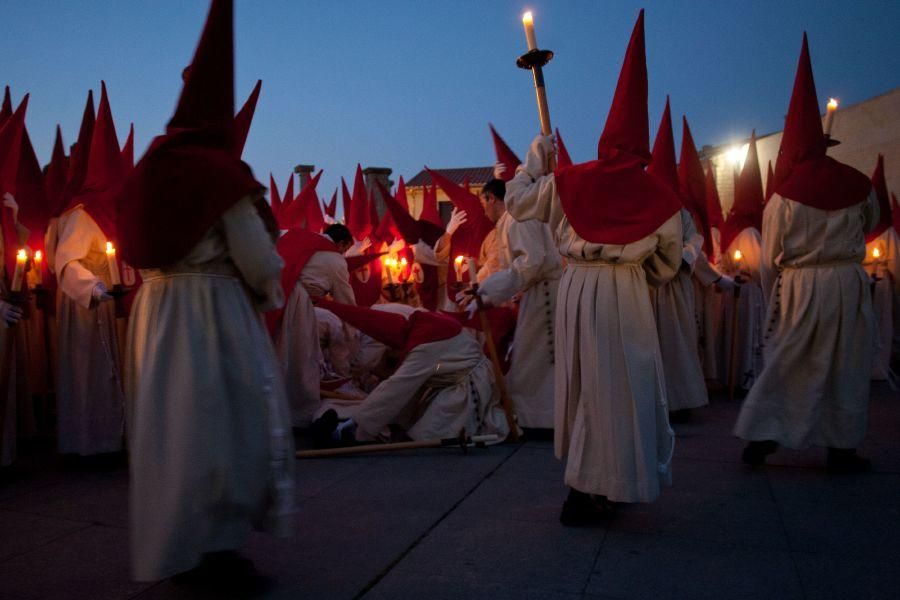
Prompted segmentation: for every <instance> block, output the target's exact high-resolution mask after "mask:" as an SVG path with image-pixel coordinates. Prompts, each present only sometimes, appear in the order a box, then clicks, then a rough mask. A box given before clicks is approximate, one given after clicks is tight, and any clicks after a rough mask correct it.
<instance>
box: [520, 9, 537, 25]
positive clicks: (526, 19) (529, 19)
mask: <svg viewBox="0 0 900 600" xmlns="http://www.w3.org/2000/svg"><path fill="white" fill-rule="evenodd" d="M522 23H524V24H526V25H531V24H532V23H534V15H532V14H531V11H530V10H529V11H528V12H526V13H525V14H524V15H522Z"/></svg>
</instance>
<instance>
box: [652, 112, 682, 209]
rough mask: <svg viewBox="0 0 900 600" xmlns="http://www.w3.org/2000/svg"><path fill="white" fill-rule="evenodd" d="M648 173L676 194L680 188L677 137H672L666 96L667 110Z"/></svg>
mask: <svg viewBox="0 0 900 600" xmlns="http://www.w3.org/2000/svg"><path fill="white" fill-rule="evenodd" d="M647 173H649V174H650V175H652V176H654V177H656V178H657V179H659V180H660V181H661V182H662V183H664V184H666V185H667V186H668V187H669V188H671V189H672V191H674V192H675V193H676V194H677V193H679V188H678V168H677V167H676V166H675V137H674V136H673V135H672V113H671V110H670V109H669V97H668V96H666V108H665V110H663V115H662V120H660V122H659V130H658V131H657V132H656V141H655V142H653V161H652V162H651V163H650V166H649V167H647Z"/></svg>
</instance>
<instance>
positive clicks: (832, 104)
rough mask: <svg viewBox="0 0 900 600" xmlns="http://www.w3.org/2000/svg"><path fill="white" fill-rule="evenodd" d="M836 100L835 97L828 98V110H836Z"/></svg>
mask: <svg viewBox="0 0 900 600" xmlns="http://www.w3.org/2000/svg"><path fill="white" fill-rule="evenodd" d="M837 107H838V101H837V100H836V99H835V98H829V99H828V110H837Z"/></svg>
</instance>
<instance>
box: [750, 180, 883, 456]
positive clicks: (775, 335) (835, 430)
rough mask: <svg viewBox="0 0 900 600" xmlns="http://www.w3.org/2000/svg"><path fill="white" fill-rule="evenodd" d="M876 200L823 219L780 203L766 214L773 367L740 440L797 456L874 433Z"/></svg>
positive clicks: (853, 443)
mask: <svg viewBox="0 0 900 600" xmlns="http://www.w3.org/2000/svg"><path fill="white" fill-rule="evenodd" d="M877 219H878V204H877V200H876V199H875V195H874V193H873V194H871V195H870V196H869V199H868V200H867V201H865V202H861V203H860V204H857V205H854V206H851V207H849V208H845V209H842V210H834V211H824V210H819V209H816V208H812V207H809V206H806V205H804V204H800V203H799V202H795V201H793V200H790V199H787V198H782V197H781V196H779V195H778V194H775V195H773V196H772V197H771V198H770V199H769V202H768V204H766V209H765V212H764V214H763V247H762V262H761V269H760V275H761V280H762V285H763V290H764V292H766V295H767V297H768V298H769V309H768V312H767V315H766V334H765V340H764V343H765V353H766V367H765V369H763V372H762V373H761V374H760V376H759V378H758V379H757V381H756V383H755V384H754V385H753V388H752V389H751V390H750V394H749V395H748V396H747V399H746V400H745V401H744V404H743V406H742V407H741V412H740V415H739V416H738V420H737V424H736V426H735V430H734V431H735V434H736V435H738V436H739V437H741V438H743V439H745V440H751V441H760V440H774V441H776V442H778V443H779V444H781V445H783V446H787V447H789V448H805V447H807V446H810V445H817V446H828V447H833V448H855V447H857V446H858V445H859V444H860V442H862V440H863V437H865V434H866V421H867V416H868V408H869V375H870V373H871V370H872V349H873V335H874V316H873V314H872V300H871V295H870V293H869V277H868V276H867V275H866V272H865V271H864V270H863V268H862V266H861V265H860V263H861V262H862V260H863V258H864V257H865V248H866V246H865V240H864V232H865V231H866V230H869V229H871V228H872V226H873V224H874V223H875V222H877Z"/></svg>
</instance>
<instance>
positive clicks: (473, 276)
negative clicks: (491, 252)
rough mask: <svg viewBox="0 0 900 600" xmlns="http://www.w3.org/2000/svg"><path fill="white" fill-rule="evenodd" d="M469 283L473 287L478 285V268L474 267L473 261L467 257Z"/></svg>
mask: <svg viewBox="0 0 900 600" xmlns="http://www.w3.org/2000/svg"><path fill="white" fill-rule="evenodd" d="M468 264H469V283H471V284H472V285H475V284H476V283H478V267H476V266H475V259H474V258H472V257H471V256H470V257H469V262H468Z"/></svg>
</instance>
